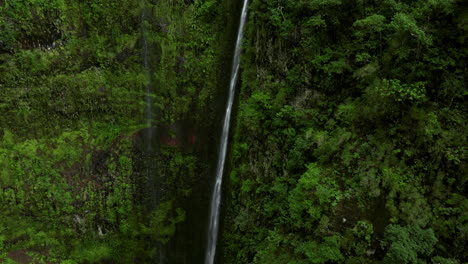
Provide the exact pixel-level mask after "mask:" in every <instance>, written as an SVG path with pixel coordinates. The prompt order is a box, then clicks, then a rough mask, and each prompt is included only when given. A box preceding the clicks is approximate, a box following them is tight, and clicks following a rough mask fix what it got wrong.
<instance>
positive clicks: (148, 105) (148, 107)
mask: <svg viewBox="0 0 468 264" xmlns="http://www.w3.org/2000/svg"><path fill="white" fill-rule="evenodd" d="M146 19H147V10H146V7H145V8H143V11H142V12H141V31H142V42H143V43H142V44H143V54H142V56H143V66H144V70H145V72H146V74H147V75H148V78H149V79H150V80H151V75H150V74H151V70H150V66H149V61H148V60H149V56H150V54H149V48H148V40H147V39H146V35H145V21H146ZM150 82H151V81H150ZM144 94H145V95H144V101H145V110H144V112H145V122H146V125H147V127H148V129H147V132H146V133H145V141H146V151H147V152H151V140H152V137H153V132H152V129H151V126H152V121H151V120H152V111H153V109H152V104H153V102H152V98H151V84H147V85H146V87H145V91H144Z"/></svg>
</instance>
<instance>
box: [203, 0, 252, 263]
mask: <svg viewBox="0 0 468 264" xmlns="http://www.w3.org/2000/svg"><path fill="white" fill-rule="evenodd" d="M247 3H248V0H244V4H243V6H242V13H241V18H240V23H239V31H238V32H237V40H236V48H235V50H234V58H233V62H232V70H231V82H230V84H229V97H228V101H227V106H226V112H225V114H224V122H223V131H222V134H221V142H220V146H219V152H218V164H217V169H216V182H215V186H214V189H213V194H212V197H211V206H210V225H209V229H208V247H207V249H206V256H205V264H213V263H214V260H215V254H216V243H217V240H218V229H219V205H220V203H221V184H222V182H223V172H224V163H225V160H226V152H227V145H228V137H229V125H230V121H231V112H232V104H233V102H234V93H235V88H236V82H237V77H238V74H239V65H240V53H241V44H242V36H243V32H244V26H245V22H246V20H247Z"/></svg>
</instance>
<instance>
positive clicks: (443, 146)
mask: <svg viewBox="0 0 468 264" xmlns="http://www.w3.org/2000/svg"><path fill="white" fill-rule="evenodd" d="M467 10H468V9H467V5H466V2H463V1H450V0H449V1H445V0H441V1H427V0H419V1H393V0H384V1H359V0H356V1H346V0H343V1H341V0H337V1H320V0H311V1H287V0H254V1H252V2H251V5H250V17H249V25H248V28H247V32H246V37H245V38H246V39H245V54H244V56H243V58H242V69H243V75H242V88H241V92H240V99H239V110H238V117H237V126H236V131H235V143H234V146H233V153H232V156H233V157H232V163H231V167H232V171H231V174H230V186H229V187H228V191H229V194H230V196H231V197H230V201H229V202H230V205H229V206H228V209H227V210H228V217H227V218H226V222H227V223H226V225H227V228H226V229H227V230H225V233H224V234H223V235H224V248H225V252H224V254H225V257H224V259H226V260H227V262H228V263H464V262H466V261H468V255H467V251H466V248H467V246H468V245H467V241H468V240H467V239H468V237H467V235H468V233H467V230H468V229H467V227H468V222H467V221H468V218H467V217H468V215H467V213H466V212H467V206H468V200H467V198H466V193H467V187H466V183H467V180H468V177H467V175H468V168H467V166H466V164H467V150H468V144H467V142H468V141H467V129H468V127H467V124H466V117H467V116H466V114H467V105H466V103H465V102H466V96H467V95H468V94H467V83H466V77H467V68H466V67H467V65H466V59H467V55H468V53H467V52H468V49H467V47H468V46H467V43H466V39H467V36H468V31H467V30H468V12H467Z"/></svg>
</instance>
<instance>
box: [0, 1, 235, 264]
mask: <svg viewBox="0 0 468 264" xmlns="http://www.w3.org/2000/svg"><path fill="white" fill-rule="evenodd" d="M213 3H214V2H211V3H204V2H200V1H196V2H190V1H187V2H184V1H169V0H168V1H126V0H115V1H107V0H96V1H74V0H34V1H30V0H7V1H0V32H1V34H0V98H1V100H0V124H1V129H0V187H1V189H0V212H1V213H0V262H1V263H16V262H18V263H30V262H31V263H69V264H71V263H104V262H106V263H147V262H152V260H154V259H155V258H157V257H158V254H160V252H159V251H158V250H159V249H158V248H160V247H161V245H163V244H166V243H167V242H168V241H169V239H170V238H171V236H172V235H173V234H174V232H175V230H176V224H177V223H180V222H181V221H183V220H184V219H185V217H186V213H185V209H184V208H182V207H181V204H183V200H184V199H190V195H191V188H192V187H193V184H194V181H195V180H196V179H197V177H199V175H198V174H201V173H204V171H205V170H206V168H207V167H208V166H206V165H204V163H203V162H201V161H200V160H199V159H198V158H197V157H196V156H195V155H194V154H193V153H194V151H195V150H197V149H199V148H200V147H199V146H198V145H200V144H198V145H197V144H195V143H196V142H195V140H188V139H187V138H189V139H190V137H191V136H192V135H191V134H194V133H195V132H193V131H197V129H201V128H206V127H208V128H209V127H211V125H212V123H213V122H212V120H213V119H214V114H213V107H212V105H213V104H212V103H211V102H212V101H213V97H214V94H215V92H216V91H217V87H218V86H217V85H218V80H219V78H218V76H219V75H220V74H219V72H220V70H221V67H220V66H219V65H220V64H222V61H221V58H223V56H224V55H222V52H223V50H222V49H221V48H220V46H221V41H222V39H223V38H224V30H225V27H226V23H227V21H228V19H227V18H226V17H224V16H220V15H219V14H221V13H225V12H221V11H220V10H223V9H226V8H227V4H223V5H216V6H214V5H213ZM213 21H216V23H213ZM144 42H145V43H144ZM144 45H146V47H145V46H144ZM145 48H147V49H148V50H147V52H146V53H145V52H144V51H143V50H144V49H145ZM143 56H147V57H146V59H147V60H148V61H150V63H149V67H146V68H145V65H144V63H143V61H144V59H145V58H143ZM148 86H150V87H151V89H152V97H153V100H152V101H153V106H152V108H153V109H154V114H153V116H154V120H153V123H154V124H157V129H159V130H161V131H163V130H164V131H163V132H159V133H158V135H157V137H155V138H154V139H152V141H153V142H152V144H154V145H157V147H158V151H157V153H156V152H154V153H151V155H148V153H145V152H144V151H142V149H145V147H144V146H142V141H143V140H142V137H143V135H144V129H145V124H146V123H147V122H146V120H144V113H143V111H144V108H145V107H144V104H145V102H144V101H143V98H144V96H143V92H144V88H145V87H148ZM193 113H196V114H195V115H194V114H193ZM197 122H199V123H203V124H204V125H203V126H198V127H196V128H195V127H193V126H191V125H190V124H194V123H197ZM181 124H182V125H181ZM180 127H182V128H188V129H189V130H191V131H192V132H190V133H191V134H189V133H185V134H184V133H179V131H180V130H181V128H180ZM146 129H147V128H146ZM205 130H206V129H205ZM207 137H208V136H207ZM207 137H205V138H207ZM203 138H204V137H203V136H198V137H197V142H202V140H203ZM205 141H206V140H205ZM174 142H175V143H174ZM190 143H191V144H190ZM200 152H201V151H200ZM148 164H152V165H148ZM149 169H150V170H151V171H150V172H149V173H143V171H145V170H146V171H148V170H149ZM155 175H158V176H155ZM160 175H162V176H160Z"/></svg>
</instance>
